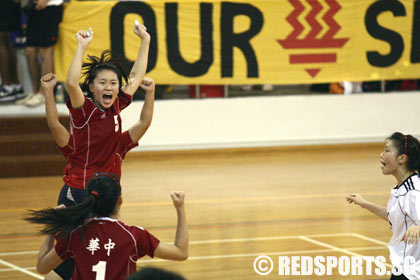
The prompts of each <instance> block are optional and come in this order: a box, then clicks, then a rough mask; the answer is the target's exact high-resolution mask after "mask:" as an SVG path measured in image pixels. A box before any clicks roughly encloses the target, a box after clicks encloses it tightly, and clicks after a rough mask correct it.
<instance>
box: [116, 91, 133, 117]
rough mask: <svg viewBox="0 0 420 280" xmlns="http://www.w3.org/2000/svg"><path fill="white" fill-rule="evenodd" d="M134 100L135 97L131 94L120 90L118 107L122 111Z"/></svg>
mask: <svg viewBox="0 0 420 280" xmlns="http://www.w3.org/2000/svg"><path fill="white" fill-rule="evenodd" d="M131 101H133V97H132V96H131V95H129V94H126V93H125V92H123V91H120V93H119V94H118V109H119V111H120V112H121V111H122V110H124V109H125V108H126V107H127V106H128V105H130V103H131Z"/></svg>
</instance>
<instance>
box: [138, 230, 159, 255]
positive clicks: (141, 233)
mask: <svg viewBox="0 0 420 280" xmlns="http://www.w3.org/2000/svg"><path fill="white" fill-rule="evenodd" d="M132 229H133V230H134V231H135V239H136V242H137V252H138V256H139V257H140V258H141V257H143V256H145V255H148V256H149V257H151V258H153V257H154V255H155V250H156V248H157V246H158V245H159V243H160V241H159V239H157V238H156V237H154V236H153V235H152V234H150V233H149V232H148V231H147V230H145V229H142V228H140V227H132Z"/></svg>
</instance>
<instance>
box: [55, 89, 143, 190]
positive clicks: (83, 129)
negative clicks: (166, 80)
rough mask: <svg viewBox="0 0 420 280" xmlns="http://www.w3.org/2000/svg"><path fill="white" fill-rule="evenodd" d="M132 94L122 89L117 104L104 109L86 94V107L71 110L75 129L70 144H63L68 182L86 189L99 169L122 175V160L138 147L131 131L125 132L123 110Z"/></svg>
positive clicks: (65, 174)
mask: <svg viewBox="0 0 420 280" xmlns="http://www.w3.org/2000/svg"><path fill="white" fill-rule="evenodd" d="M131 100H132V96H130V95H128V94H125V93H123V92H120V93H119V94H118V97H117V99H115V102H114V104H112V106H111V107H110V108H109V109H107V110H105V111H101V110H100V109H99V108H98V107H97V106H96V105H95V103H94V102H93V100H92V99H90V98H88V97H85V103H84V104H83V107H82V108H78V109H73V107H72V106H71V101H70V100H69V101H68V102H67V107H68V108H69V111H70V120H71V126H72V133H71V136H70V140H69V144H68V145H67V146H66V147H63V148H61V151H62V153H63V154H64V156H65V157H66V158H67V165H66V168H65V169H64V174H63V179H64V182H65V183H66V185H68V186H70V187H73V188H78V189H84V188H85V187H86V185H87V183H88V182H89V180H90V179H91V178H92V177H93V175H94V174H95V173H96V172H99V171H100V172H109V173H113V174H115V175H117V177H118V178H119V179H120V178H121V164H122V160H123V159H124V157H125V154H126V153H127V152H128V151H129V150H131V149H132V148H134V147H136V146H137V145H138V143H133V142H132V140H131V138H130V135H129V133H128V131H125V132H124V133H121V117H120V112H121V111H122V110H123V109H124V108H125V107H127V106H128V105H129V104H130V103H131Z"/></svg>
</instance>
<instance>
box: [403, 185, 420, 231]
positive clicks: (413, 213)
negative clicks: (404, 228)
mask: <svg viewBox="0 0 420 280" xmlns="http://www.w3.org/2000/svg"><path fill="white" fill-rule="evenodd" d="M404 208H405V209H404V211H405V212H406V214H407V215H408V216H409V217H410V219H411V220H412V221H413V222H414V223H415V224H416V225H420V191H418V190H411V191H409V192H408V193H407V200H406V203H404Z"/></svg>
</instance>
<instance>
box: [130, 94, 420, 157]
mask: <svg viewBox="0 0 420 280" xmlns="http://www.w3.org/2000/svg"><path fill="white" fill-rule="evenodd" d="M141 106H142V103H141V102H135V103H134V104H132V105H130V106H129V107H128V108H127V109H126V110H125V111H124V112H123V116H122V118H123V120H124V123H123V128H124V129H127V128H128V127H129V126H130V125H131V124H133V123H134V122H135V121H137V120H138V118H139V114H140V110H141ZM394 131H401V132H403V133H410V134H414V135H420V94H419V92H414V93H413V92H411V93H393V94H384V93H380V94H357V95H346V96H342V95H339V96H336V95H334V96H331V95H311V96H307V95H306V96H304V95H302V96H279V97H249V98H230V99H198V100H196V99H194V100H168V101H164V100H162V101H156V103H155V113H154V119H153V123H152V126H151V127H150V128H149V130H148V131H147V133H146V135H145V136H144V137H143V138H142V139H141V140H140V145H139V147H137V150H168V149H200V148H222V147H258V146H281V145H304V144H328V143H355V142H382V141H384V139H385V138H386V137H388V136H389V135H390V134H391V133H392V132H394Z"/></svg>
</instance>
